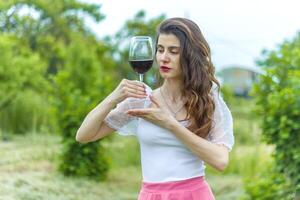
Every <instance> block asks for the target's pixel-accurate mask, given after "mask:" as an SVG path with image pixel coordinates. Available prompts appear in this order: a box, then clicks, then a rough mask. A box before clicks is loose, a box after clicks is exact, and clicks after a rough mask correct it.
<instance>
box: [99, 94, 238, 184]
mask: <svg viewBox="0 0 300 200" xmlns="http://www.w3.org/2000/svg"><path fill="white" fill-rule="evenodd" d="M147 93H151V89H150V88H147ZM212 93H213V97H214V101H215V105H216V107H215V112H214V120H213V128H212V129H211V131H210V133H209V135H208V136H207V138H206V139H207V140H208V141H210V142H212V143H215V144H223V145H224V146H226V147H227V148H228V149H229V150H231V149H232V146H233V144H234V137H233V128H232V124H233V123H232V116H231V112H230V111H229V109H228V107H227V105H226V104H225V102H224V101H223V99H222V97H221V96H220V95H218V93H217V91H215V90H213V91H212ZM135 100H136V99H133V98H127V99H126V100H124V101H123V102H121V103H119V104H118V105H117V107H116V108H115V109H113V110H112V111H111V112H110V113H109V114H108V115H107V117H106V118H105V122H106V124H107V125H108V126H110V127H111V128H113V129H115V130H117V132H118V133H119V134H121V135H124V136H128V135H133V136H136V138H137V139H138V141H139V143H140V151H141V164H142V174H143V181H144V182H152V183H161V182H167V181H177V180H185V179H189V178H193V177H198V176H204V175H205V172H204V170H205V165H204V162H203V161H202V160H200V159H199V158H198V157H197V156H196V155H195V154H193V153H192V152H191V151H190V150H189V149H188V148H187V146H186V145H184V144H183V143H182V142H181V141H180V140H179V139H177V138H176V136H175V135H174V134H172V132H170V131H169V130H167V129H165V128H162V127H159V126H157V125H156V124H153V123H151V122H149V121H146V120H144V119H142V118H137V117H133V116H130V115H127V114H126V113H125V112H126V111H127V110H129V109H131V108H132V105H133V102H134V101H135ZM141 101H142V103H143V105H142V106H144V107H145V108H146V107H149V106H150V104H151V100H150V99H149V97H148V98H146V99H144V100H141ZM139 103H140V102H139ZM180 123H181V124H182V126H186V127H187V126H188V124H189V121H180Z"/></svg>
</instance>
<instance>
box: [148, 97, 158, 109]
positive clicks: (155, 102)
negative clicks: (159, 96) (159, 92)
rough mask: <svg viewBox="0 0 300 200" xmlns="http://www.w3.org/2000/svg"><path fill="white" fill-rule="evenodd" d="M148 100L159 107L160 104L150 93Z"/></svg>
mask: <svg viewBox="0 0 300 200" xmlns="http://www.w3.org/2000/svg"><path fill="white" fill-rule="evenodd" d="M150 100H151V101H152V102H153V103H154V104H155V105H156V107H158V108H160V105H159V103H158V102H157V100H156V99H155V98H154V96H152V95H150Z"/></svg>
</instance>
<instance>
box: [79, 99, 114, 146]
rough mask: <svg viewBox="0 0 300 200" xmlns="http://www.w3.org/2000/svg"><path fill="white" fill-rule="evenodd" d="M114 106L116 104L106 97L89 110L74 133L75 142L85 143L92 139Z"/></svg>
mask: <svg viewBox="0 0 300 200" xmlns="http://www.w3.org/2000/svg"><path fill="white" fill-rule="evenodd" d="M115 105H116V102H115V101H112V100H111V98H110V96H108V97H107V98H105V99H104V100H103V101H102V102H101V103H100V104H98V105H97V106H96V107H95V108H94V109H93V110H91V111H90V112H89V113H88V115H87V116H86V117H85V119H84V120H83V122H82V124H81V126H80V127H79V129H78V131H77V133H76V140H77V141H87V140H90V139H91V138H93V137H94V136H95V135H96V134H97V132H98V130H99V128H100V127H101V124H102V122H103V121H104V119H105V117H106V116H107V115H108V113H109V112H110V111H111V110H112V109H113V108H114V107H115Z"/></svg>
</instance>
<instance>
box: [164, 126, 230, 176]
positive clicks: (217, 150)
mask: <svg viewBox="0 0 300 200" xmlns="http://www.w3.org/2000/svg"><path fill="white" fill-rule="evenodd" d="M169 130H170V131H171V132H172V133H173V134H174V135H175V136H176V137H177V138H178V139H179V140H180V141H182V142H183V143H184V144H185V145H186V146H187V147H188V148H189V149H190V150H191V151H192V152H193V153H194V154H195V155H197V156H198V157H199V158H200V159H201V160H203V161H204V162H206V163H207V164H209V165H211V166H212V167H214V168H215V169H217V170H219V171H223V170H224V169H225V167H226V166H227V164H228V150H227V148H226V147H224V146H220V145H216V144H213V143H211V142H209V141H207V140H206V139H203V138H201V137H199V136H197V135H196V134H194V133H193V132H191V131H190V130H188V129H187V128H185V127H183V126H182V125H180V124H179V123H178V122H177V123H176V122H172V123H170V125H169Z"/></svg>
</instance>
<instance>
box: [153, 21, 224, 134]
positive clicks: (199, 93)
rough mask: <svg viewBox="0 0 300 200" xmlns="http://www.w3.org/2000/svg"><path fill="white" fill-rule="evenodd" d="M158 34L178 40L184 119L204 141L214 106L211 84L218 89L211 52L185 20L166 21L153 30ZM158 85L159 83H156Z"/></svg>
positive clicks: (200, 35)
mask: <svg viewBox="0 0 300 200" xmlns="http://www.w3.org/2000/svg"><path fill="white" fill-rule="evenodd" d="M160 34H173V35H175V36H176V37H177V38H178V39H179V41H180V65H181V68H182V72H183V73H182V76H183V77H182V79H183V89H182V91H181V92H182V94H183V96H184V97H186V99H187V102H186V104H185V108H186V110H187V116H186V119H192V120H191V122H192V123H191V124H190V126H189V127H188V129H190V130H191V131H193V132H194V133H195V134H196V135H198V136H200V137H203V138H205V137H206V136H207V135H208V134H209V131H210V130H211V128H212V119H213V113H214V110H215V104H214V100H213V96H212V93H211V90H212V87H213V83H215V84H216V86H217V87H218V92H219V89H220V84H219V82H218V81H217V79H216V78H215V75H214V74H215V67H214V65H213V63H212V62H211V52H210V48H209V45H208V43H207V42H206V40H205V38H204V36H203V34H202V32H201V30H200V28H199V27H198V26H197V24H196V23H194V22H193V21H191V20H189V19H185V18H170V19H167V20H165V21H163V22H162V23H161V24H160V25H159V27H158V29H157V39H156V45H157V41H158V37H159V35H160ZM159 82H161V80H160V81H159Z"/></svg>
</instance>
